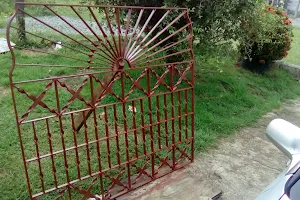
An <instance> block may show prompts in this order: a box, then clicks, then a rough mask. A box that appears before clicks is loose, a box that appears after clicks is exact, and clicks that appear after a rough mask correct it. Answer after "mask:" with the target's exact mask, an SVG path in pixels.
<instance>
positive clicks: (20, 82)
mask: <svg viewBox="0 0 300 200" xmlns="http://www.w3.org/2000/svg"><path fill="white" fill-rule="evenodd" d="M184 63H193V61H191V60H189V61H181V62H172V63H163V64H157V65H146V66H143V67H135V68H123V69H122V70H124V71H132V70H139V69H145V68H149V69H152V68H154V67H159V66H168V65H180V64H184ZM18 65H20V63H19V64H18ZM122 70H118V71H116V72H121V71H122ZM107 72H111V70H110V69H108V68H107V71H97V72H87V73H80V74H75V75H74V74H73V75H63V76H54V77H51V78H43V79H34V80H26V81H16V82H12V83H13V84H14V85H17V84H25V83H34V82H42V81H48V80H55V79H64V78H74V77H78V76H89V75H96V74H104V73H107Z"/></svg>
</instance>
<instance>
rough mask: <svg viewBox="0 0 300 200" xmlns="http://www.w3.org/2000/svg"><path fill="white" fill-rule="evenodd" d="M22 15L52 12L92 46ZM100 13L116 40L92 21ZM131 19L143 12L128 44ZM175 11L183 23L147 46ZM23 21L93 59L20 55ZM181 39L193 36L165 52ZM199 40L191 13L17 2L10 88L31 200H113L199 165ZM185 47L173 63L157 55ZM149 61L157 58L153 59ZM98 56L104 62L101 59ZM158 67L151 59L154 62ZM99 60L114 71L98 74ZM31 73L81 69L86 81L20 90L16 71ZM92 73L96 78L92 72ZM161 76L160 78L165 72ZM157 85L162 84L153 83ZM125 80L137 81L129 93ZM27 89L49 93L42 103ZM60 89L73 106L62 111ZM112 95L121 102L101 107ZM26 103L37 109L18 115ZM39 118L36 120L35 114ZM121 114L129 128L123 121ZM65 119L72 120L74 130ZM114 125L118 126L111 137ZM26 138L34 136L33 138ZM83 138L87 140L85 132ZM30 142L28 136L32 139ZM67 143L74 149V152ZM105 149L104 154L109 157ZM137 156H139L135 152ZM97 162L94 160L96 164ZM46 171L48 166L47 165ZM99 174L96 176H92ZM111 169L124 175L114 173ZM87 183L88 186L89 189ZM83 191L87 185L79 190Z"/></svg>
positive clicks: (61, 79) (53, 80)
mask: <svg viewBox="0 0 300 200" xmlns="http://www.w3.org/2000/svg"><path fill="white" fill-rule="evenodd" d="M24 6H37V7H43V8H45V9H47V10H48V11H50V12H52V13H53V14H54V15H55V16H56V17H57V18H59V19H60V20H62V21H63V22H65V23H66V24H68V25H69V26H70V27H71V28H72V29H73V30H74V31H76V32H77V33H78V34H81V35H82V36H83V37H85V38H86V40H87V41H89V44H88V45H87V44H86V43H84V42H81V41H77V40H76V39H74V38H72V37H70V36H69V35H68V34H65V33H64V32H63V31H61V30H58V29H56V28H55V27H53V26H51V25H49V24H47V23H46V22H43V21H42V20H41V19H40V18H38V17H35V16H32V15H30V14H29V13H28V12H26V11H25V9H24ZM56 7H61V8H68V9H72V10H73V11H74V13H75V14H76V15H77V16H78V19H80V20H82V22H83V24H84V25H85V26H86V28H87V29H88V30H90V31H91V33H92V34H93V35H94V36H95V37H96V38H97V40H98V41H97V42H99V43H100V44H99V43H96V42H95V41H94V40H91V39H90V38H89V37H87V36H85V34H84V33H82V31H80V30H79V29H77V28H76V27H75V26H73V25H72V24H71V23H69V22H68V20H67V19H65V18H64V17H63V16H61V15H60V14H58V13H57V12H56V11H55V8H56ZM78 8H81V9H87V10H89V12H90V13H91V15H92V16H93V19H94V20H95V22H96V23H97V25H98V31H99V30H100V31H101V33H102V36H104V38H101V37H98V36H99V34H97V33H96V31H95V28H93V27H91V26H90V25H89V23H87V22H86V21H85V20H84V19H83V18H82V17H81V15H80V13H79V12H78ZM96 8H97V9H103V11H104V13H105V15H106V19H107V27H108V28H109V33H108V34H110V35H109V36H110V37H111V39H108V38H109V37H106V34H107V32H106V31H105V30H103V29H102V24H101V23H100V22H99V21H98V20H97V17H96V15H95V14H94V12H93V9H96ZM112 10H113V11H112ZM124 10H126V11H127V22H126V24H124V25H122V24H121V20H120V12H121V11H124ZM133 10H138V11H140V12H139V15H138V17H136V18H134V19H135V20H136V26H135V27H134V28H133V33H132V34H131V35H130V34H129V33H130V30H131V29H130V26H131V24H130V21H131V20H133V18H130V16H131V12H132V11H133ZM157 10H164V12H165V14H164V15H163V17H162V18H161V20H159V21H158V22H157V24H156V25H155V26H154V27H151V29H150V31H148V32H146V31H145V29H146V28H147V24H148V23H149V21H150V20H151V18H152V17H153V15H155V13H156V11H157ZM144 11H145V12H149V13H150V11H151V13H150V14H149V15H148V16H147V19H146V20H144V24H142V25H139V23H140V21H141V19H142V18H143V12H144ZM173 11H174V12H175V11H176V12H177V13H178V14H177V15H176V16H174V15H173V16H172V17H173V18H172V20H170V21H171V22H170V23H169V24H167V25H165V27H162V28H161V30H160V32H156V35H155V36H154V37H152V38H149V36H150V37H151V34H153V33H152V30H154V29H155V28H157V27H159V25H161V23H162V22H163V20H164V19H166V18H167V16H168V15H169V13H171V12H173ZM109 12H113V14H115V16H116V22H115V23H116V25H113V23H114V22H112V21H111V19H110V18H109ZM176 12H175V13H176ZM20 13H22V14H24V15H26V16H27V17H30V18H31V19H34V20H36V21H37V22H39V23H41V24H43V25H44V26H45V27H47V28H50V29H52V30H53V31H54V32H56V33H57V34H60V35H63V36H65V37H66V38H68V39H69V40H71V41H72V42H74V43H76V44H78V46H80V47H87V49H88V50H89V51H90V53H86V52H83V54H85V55H84V56H83V57H82V58H75V57H73V55H71V54H70V55H63V54H60V52H59V51H57V52H55V53H53V52H48V51H43V50H40V49H26V48H24V47H18V45H16V46H15V47H14V48H13V47H12V45H11V43H10V37H11V30H12V29H14V30H17V29H18V28H17V27H14V26H13V25H12V22H13V20H14V19H15V18H16V16H17V15H18V14H20ZM168 17H169V16H168ZM182 19H184V20H186V24H185V25H184V26H183V27H181V28H178V29H177V30H175V31H174V32H173V33H170V34H169V36H167V37H165V38H159V37H160V35H162V34H163V33H165V32H166V31H167V30H168V29H169V28H171V27H172V25H173V24H174V23H177V21H178V20H182ZM114 27H116V28H114ZM124 27H126V31H122V30H121V29H122V28H124ZM184 31H186V32H187V37H186V38H183V39H182V40H180V41H177V42H173V43H171V44H166V45H164V46H163V47H160V44H162V43H163V42H165V41H167V40H168V39H170V38H171V37H173V36H174V35H176V34H178V33H182V32H184ZM144 32H145V34H147V35H146V36H142V34H143V33H144ZM26 33H27V34H30V35H31V36H34V37H37V38H42V39H44V40H46V41H51V42H53V43H54V44H57V43H56V42H55V41H52V40H50V39H49V38H46V37H43V36H41V35H35V34H34V33H32V32H30V31H29V30H26ZM192 37H193V33H192V22H191V20H190V18H189V16H188V9H186V8H160V7H133V6H91V5H66V4H63V5H62V4H40V3H17V4H16V12H15V14H14V15H13V16H12V18H11V19H10V21H9V24H8V29H7V41H8V46H9V48H10V51H11V55H12V67H11V69H10V72H9V79H10V86H11V93H12V99H13V106H14V111H15V116H16V124H17V128H18V134H19V140H20V148H21V153H22V157H23V162H24V169H25V175H26V179H27V185H28V191H29V198H30V199H39V198H43V197H47V196H49V195H50V198H51V197H53V199H54V196H55V198H56V199H64V198H68V199H77V198H79V196H80V198H81V199H88V198H95V199H111V198H115V197H118V196H120V195H122V194H125V193H127V192H129V191H132V190H133V189H136V188H138V187H140V186H142V185H144V184H147V183H149V182H151V181H153V180H155V179H157V178H159V177H162V176H164V175H166V174H169V173H171V172H173V171H175V170H177V169H180V168H182V167H183V166H185V165H186V164H189V163H191V162H193V160H194V55H193V50H192V41H193V38H192ZM147 39H148V40H147ZM180 43H186V45H187V48H186V49H184V50H180V51H178V52H174V53H168V52H167V54H166V55H163V56H162V57H158V58H157V57H155V56H154V55H155V54H158V53H161V52H166V51H167V50H168V49H171V48H172V47H174V46H176V45H177V44H180ZM90 44H92V47H91V46H89V45H90ZM60 45H61V46H62V47H63V48H66V49H69V50H71V52H72V51H74V52H80V53H82V51H81V50H80V49H78V48H76V47H74V46H67V45H65V44H64V43H63V44H60ZM18 48H19V49H23V50H24V49H25V50H28V51H34V52H39V53H47V54H52V55H55V56H62V57H64V58H66V59H73V60H78V62H82V63H86V66H59V65H55V64H51V63H50V64H40V63H29V64H28V63H21V62H20V63H19V62H18V58H17V56H16V54H15V50H14V49H18ZM149 49H150V50H149ZM99 52H100V53H99ZM149 52H150V53H151V54H150V55H149V54H148V55H147V53H149ZM183 53H187V54H185V56H186V57H184V60H183V61H182V60H181V61H175V62H171V63H164V64H156V65H155V62H154V61H158V60H161V59H163V60H165V59H167V58H169V57H172V56H176V55H178V54H183ZM96 54H97V55H98V56H99V57H97V58H96ZM93 58H94V59H93ZM140 58H143V60H144V61H143V62H140V64H139V65H138V64H136V63H137V62H136V61H137V60H139V59H140ZM151 58H153V59H152V60H151ZM149 59H150V60H149ZM95 60H96V61H98V62H101V64H102V66H103V64H106V66H107V67H104V68H102V67H97V66H99V65H97V63H96V61H95ZM151 62H154V65H153V64H152V65H151ZM98 64H99V63H98ZM24 67H29V68H33V67H40V68H41V69H42V68H47V69H48V68H49V67H51V68H55V67H66V68H77V69H83V72H81V73H76V74H69V75H61V76H54V77H47V78H38V79H30V80H27V79H25V80H21V81H19V80H18V81H15V80H14V76H13V74H14V72H15V70H16V69H17V68H24ZM90 69H92V70H93V71H88V70H90ZM134 70H140V73H139V75H138V77H132V76H131V75H130V74H129V73H130V71H134ZM159 70H160V72H158V71H159ZM162 70H163V71H162ZM161 71H162V72H161ZM99 76H100V77H101V78H99ZM151 77H152V78H151ZM153 77H154V78H153ZM166 77H169V79H168V80H167V81H166V80H165V78H166ZM69 79H70V80H71V79H76V80H82V79H84V80H82V81H81V83H80V85H79V86H77V88H76V89H74V88H72V87H71V86H70V85H69V83H68V81H67V80H69ZM153 79H154V80H155V79H156V81H155V83H154V82H153ZM142 80H144V81H146V82H147V87H145V88H143V86H141V85H140V82H141V81H142ZM126 81H130V82H131V84H130V89H129V90H128V91H126V89H125V88H126V85H125V84H126V83H125V82H126ZM183 83H184V84H183ZM26 84H36V85H38V84H40V85H44V89H43V90H42V91H41V92H39V94H32V92H29V91H27V89H26ZM95 84H96V85H95ZM116 84H120V86H121V88H122V89H121V91H120V95H118V94H117V91H116V90H115V89H114V85H116ZM127 86H128V85H127ZM87 87H88V88H89V90H90V91H89V94H90V97H91V99H87V98H86V97H84V96H83V95H82V91H83V90H84V88H87ZM160 87H162V88H164V89H165V90H166V91H163V92H162V91H159V90H158V88H160ZM62 90H64V92H65V93H68V95H70V97H71V98H69V99H68V101H67V102H66V103H65V104H64V103H62V100H61V99H62V96H63V94H61V93H62ZM51 91H52V93H51ZM135 91H138V92H140V93H141V94H142V95H143V96H142V95H141V96H140V97H138V98H136V97H135V98H133V99H131V98H130V95H131V94H132V93H133V92H135ZM49 93H50V94H49ZM47 95H50V96H51V95H52V98H49V99H47V98H46V97H45V96H47ZM107 96H111V97H113V98H114V99H115V102H113V103H104V104H103V103H102V100H103V99H105V97H107ZM20 99H21V100H22V101H23V100H24V101H25V99H27V100H30V101H31V103H30V104H29V105H30V106H29V107H28V108H27V109H26V110H22V109H20V108H19V107H18V106H19V100H20ZM51 99H52V100H54V99H55V106H53V107H52V106H50V103H49V102H51ZM48 101H49V102H48ZM75 101H79V102H81V103H83V105H84V107H81V108H80V109H79V108H76V109H74V110H70V109H71V108H70V107H71V106H70V105H71V104H73V103H74V102H75ZM145 105H146V107H145ZM153 105H154V106H153ZM127 107H128V110H127ZM145 108H147V110H148V111H147V110H145ZM39 109H40V110H39ZM38 110H39V111H38ZM41 110H42V111H41ZM35 111H36V112H37V113H34V112H35ZM32 113H34V114H32ZM41 113H42V114H44V115H42V114H41ZM45 113H46V115H45ZM130 113H131V114H130ZM169 113H171V115H170V114H169ZM31 115H33V116H31ZM120 115H121V117H122V119H120ZM129 115H130V116H129ZM66 118H68V119H69V122H70V123H69V122H68V121H67V120H66ZM78 119H79V120H78ZM88 120H90V121H88ZM99 120H102V121H99ZM138 121H139V123H140V124H139V123H138ZM100 123H102V127H100ZM110 123H112V124H110ZM130 123H132V127H131V128H130V127H129V124H130ZM119 124H121V125H122V126H121V127H122V128H121V129H122V130H120V125H119ZM112 125H114V129H113V128H112V127H113V126H112ZM24 127H26V128H24ZM89 128H92V129H93V131H92V132H93V134H94V135H95V136H94V138H93V139H90V138H89V137H91V135H90V134H91V129H89ZM101 128H103V129H104V130H102V129H101ZM29 129H30V132H31V134H30V135H28V132H26V131H27V130H29ZM54 129H55V130H56V131H55V130H54ZM80 129H81V132H79V131H80ZM112 129H113V130H112ZM25 130H26V131H25ZM80 134H82V137H83V139H82V142H80V141H79V139H78V138H80V137H81V135H80ZM138 134H140V135H141V136H140V137H141V138H140V139H139V138H138V136H137V135H138ZM28 137H31V140H29V139H28ZM57 137H59V140H57ZM24 138H25V139H24ZM45 138H47V140H45ZM121 138H123V139H124V141H123V143H124V144H122V142H121ZM43 140H45V141H47V142H45V141H43ZM69 140H70V141H72V142H73V144H72V145H71V146H70V143H69ZM133 140H134V141H133ZM29 141H30V142H29ZM58 141H60V142H61V144H59V145H61V146H59V147H57V145H58V143H57V142H58ZM27 143H28V144H27ZM110 143H111V144H110ZM112 143H115V145H116V146H112ZM93 145H94V146H93ZM102 145H104V146H105V148H102ZM122 145H123V146H122ZM139 145H140V146H139ZM46 146H47V148H49V149H48V150H45V149H46ZM33 147H34V148H33ZM132 147H133V148H132ZM140 147H141V150H140V149H139V148H140ZM32 148H33V149H32ZM55 148H58V149H55ZM131 148H132V149H133V150H132V152H133V153H132V152H131V151H130V149H131ZM82 149H84V151H85V154H86V155H84V154H83V153H81V152H80V151H81V150H82ZM91 149H93V150H95V152H94V154H95V155H94V154H93V153H91V151H92V150H91ZM123 151H125V152H123ZM114 152H116V156H115V157H113V156H112V154H113V153H114ZM122 152H123V153H122ZM73 153H74V157H72V158H73V160H71V159H70V154H73ZM33 154H34V155H33ZM83 155H84V156H83ZM93 156H96V157H95V159H94V160H93V158H92V157H93ZM162 156H163V157H162ZM83 157H84V158H83ZM114 159H115V160H116V163H115V164H113V163H112V162H113V160H114ZM82 160H84V161H86V162H83V161H82ZM43 162H46V165H45V164H43ZM103 163H104V164H103ZM49 165H50V166H49ZM94 165H95V166H97V167H96V168H93V166H94ZM62 168H63V171H64V177H63V179H64V180H65V181H61V180H59V179H62V178H60V176H62V175H61V174H58V173H59V172H58V171H59V170H62ZM83 168H84V169H83ZM45 170H46V171H45ZM84 170H85V171H87V172H86V174H84V172H83V171H84ZM113 170H115V171H117V172H114V173H113ZM29 171H30V172H29ZM73 171H74V172H73ZM60 173H62V172H60ZM73 173H74V174H76V175H74V174H73ZM72 174H73V175H72ZM33 180H34V181H33ZM37 180H38V181H37ZM49 180H52V181H51V183H49ZM86 181H89V182H88V183H86ZM38 182H39V184H38ZM81 183H82V185H80V184H81ZM37 184H38V185H37ZM96 188H98V189H97V190H96V191H98V192H95V189H96ZM74 192H75V193H76V194H74ZM51 195H52V196H51ZM76 195H77V196H76Z"/></svg>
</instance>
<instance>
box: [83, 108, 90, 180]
mask: <svg viewBox="0 0 300 200" xmlns="http://www.w3.org/2000/svg"><path fill="white" fill-rule="evenodd" d="M82 116H83V127H84V139H85V144H86V157H87V166H88V172H89V175H92V171H91V157H90V148H89V138H88V131H87V124H86V116H85V112H84V111H82Z"/></svg>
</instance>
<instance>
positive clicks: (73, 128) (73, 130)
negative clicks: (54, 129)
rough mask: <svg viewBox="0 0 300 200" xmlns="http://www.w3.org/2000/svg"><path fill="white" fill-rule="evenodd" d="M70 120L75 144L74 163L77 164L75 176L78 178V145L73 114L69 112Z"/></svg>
mask: <svg viewBox="0 0 300 200" xmlns="http://www.w3.org/2000/svg"><path fill="white" fill-rule="evenodd" d="M71 121H72V132H73V139H74V145H75V156H76V165H77V178H78V179H80V160H79V154H78V146H77V136H76V134H77V131H76V128H75V122H74V114H73V113H71Z"/></svg>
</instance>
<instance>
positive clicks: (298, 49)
mask: <svg viewBox="0 0 300 200" xmlns="http://www.w3.org/2000/svg"><path fill="white" fill-rule="evenodd" d="M293 32H294V38H293V43H292V48H291V50H290V51H289V52H288V53H289V55H288V56H287V57H286V58H285V59H284V61H285V62H288V63H291V64H295V65H299V66H300V28H295V29H294V31H293Z"/></svg>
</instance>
